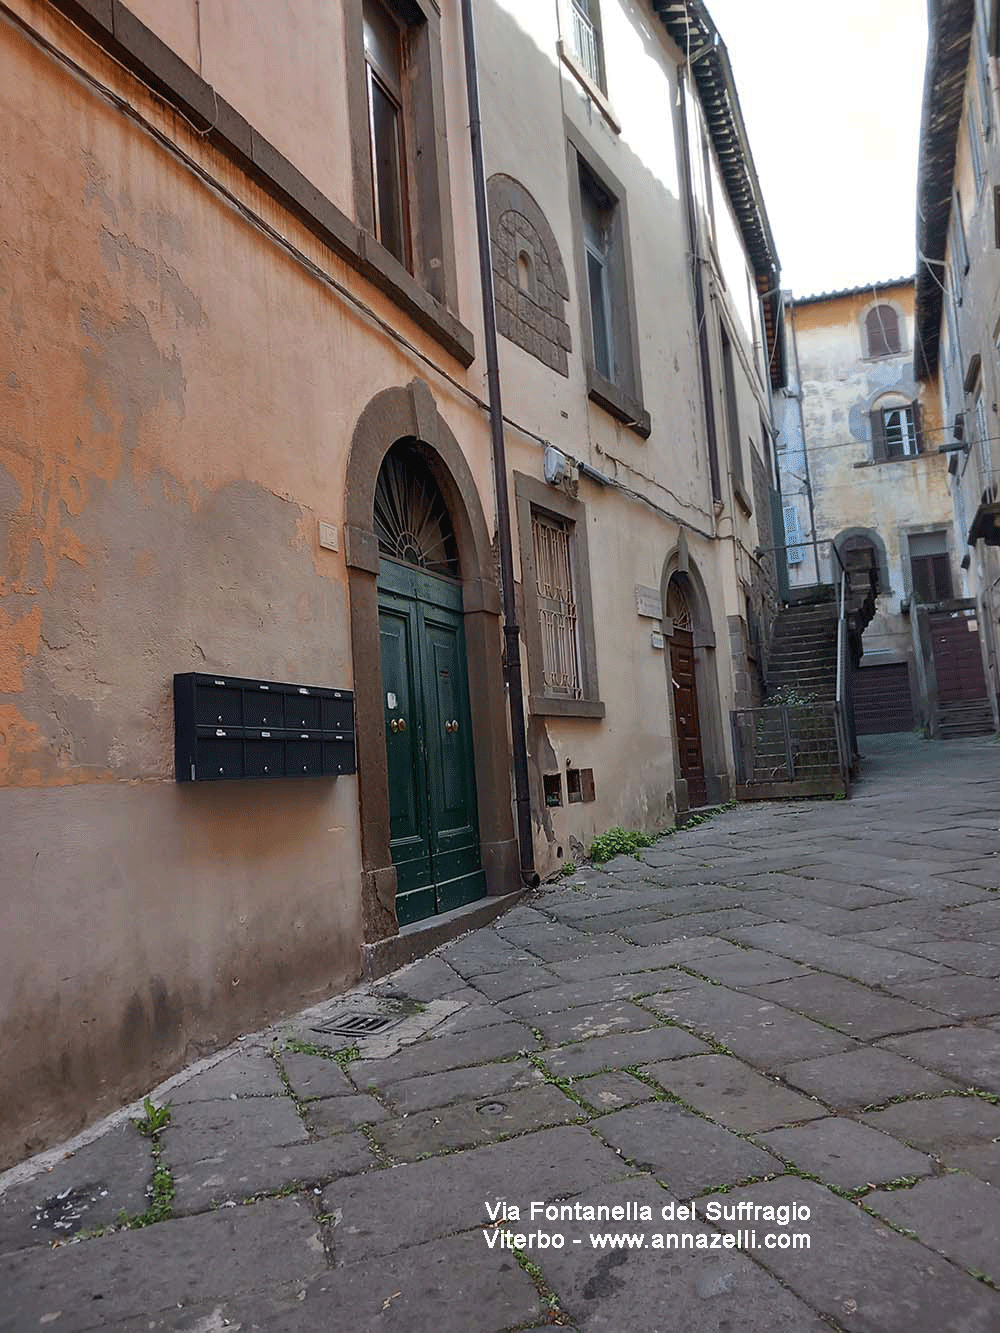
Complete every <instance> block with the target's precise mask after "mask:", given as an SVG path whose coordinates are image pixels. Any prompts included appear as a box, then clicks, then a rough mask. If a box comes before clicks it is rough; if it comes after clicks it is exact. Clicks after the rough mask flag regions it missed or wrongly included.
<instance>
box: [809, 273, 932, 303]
mask: <svg viewBox="0 0 1000 1333" xmlns="http://www.w3.org/2000/svg"><path fill="white" fill-rule="evenodd" d="M912 285H913V274H912V273H907V274H904V275H903V277H901V278H884V279H883V280H882V281H881V282H863V283H862V284H861V285H860V286H859V287H841V288H839V289H838V290H837V291H833V292H813V293H812V295H810V296H796V297H795V299H794V301H793V302H792V304H793V305H815V304H816V302H817V301H836V300H838V299H839V298H840V297H842V296H864V295H868V296H870V295H871V294H872V292H885V291H888V290H889V288H890V287H910V286H912Z"/></svg>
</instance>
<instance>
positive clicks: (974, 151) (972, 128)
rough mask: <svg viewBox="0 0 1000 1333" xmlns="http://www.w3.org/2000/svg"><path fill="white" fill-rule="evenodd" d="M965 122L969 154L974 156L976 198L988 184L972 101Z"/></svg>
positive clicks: (966, 112)
mask: <svg viewBox="0 0 1000 1333" xmlns="http://www.w3.org/2000/svg"><path fill="white" fill-rule="evenodd" d="M965 124H966V128H967V131H968V135H969V154H970V156H971V158H972V174H973V176H974V177H975V181H976V198H977V199H978V198H979V196H980V195H981V194H982V192H983V186H984V185H985V184H986V164H985V163H984V161H983V144H982V140H981V139H980V137H979V126H978V124H977V123H976V109H975V107H974V106H973V105H972V103H971V102H970V103H969V105H968V106H967V107H966V110H965Z"/></svg>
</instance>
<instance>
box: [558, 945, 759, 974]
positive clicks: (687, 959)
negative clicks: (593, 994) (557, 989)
mask: <svg viewBox="0 0 1000 1333" xmlns="http://www.w3.org/2000/svg"><path fill="white" fill-rule="evenodd" d="M739 952H740V950H739V949H737V948H736V946H735V945H733V944H730V942H729V941H728V940H720V939H715V938H712V937H710V936H701V937H698V938H695V939H682V940H669V941H667V942H666V943H663V944H651V945H647V946H644V947H642V948H634V949H628V950H626V951H623V952H620V953H615V954H611V955H603V956H598V957H596V958H584V959H581V960H580V961H579V962H574V963H554V964H553V967H552V971H553V972H555V973H556V975H557V976H560V977H563V978H565V980H567V981H587V980H590V979H591V978H594V977H607V976H619V975H624V974H625V973H627V972H648V971H652V970H654V969H656V968H661V967H671V966H673V965H674V964H690V965H692V966H693V965H694V960H695V959H698V958H721V957H727V958H730V957H732V956H733V955H734V954H738V953H739Z"/></svg>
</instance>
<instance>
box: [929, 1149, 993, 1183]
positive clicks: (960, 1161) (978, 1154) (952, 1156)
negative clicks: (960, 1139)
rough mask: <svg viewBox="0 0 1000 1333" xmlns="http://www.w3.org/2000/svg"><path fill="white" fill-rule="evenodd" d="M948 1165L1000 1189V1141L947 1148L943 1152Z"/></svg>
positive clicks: (943, 1157)
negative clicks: (967, 1146)
mask: <svg viewBox="0 0 1000 1333" xmlns="http://www.w3.org/2000/svg"><path fill="white" fill-rule="evenodd" d="M942 1159H943V1161H944V1163H945V1165H946V1166H950V1167H954V1168H955V1169H956V1170H959V1171H967V1172H968V1173H969V1175H970V1176H978V1177H979V1179H980V1180H985V1181H986V1183H987V1184H988V1185H995V1186H996V1187H997V1188H998V1189H1000V1143H981V1144H977V1145H975V1146H974V1147H969V1148H947V1149H945V1151H944V1152H943V1153H942Z"/></svg>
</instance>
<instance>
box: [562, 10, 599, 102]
mask: <svg viewBox="0 0 1000 1333" xmlns="http://www.w3.org/2000/svg"><path fill="white" fill-rule="evenodd" d="M569 11H570V13H569V17H570V25H571V27H572V47H573V54H574V55H575V56H576V58H577V60H578V61H579V63H580V66H581V68H582V69H583V72H584V73H585V74H586V76H587V78H588V79H590V80H591V82H593V83H595V84H596V85H597V86H598V88H600V89H601V91H602V92H603V91H604V89H605V83H604V49H603V43H602V41H601V10H600V5H599V3H598V0H570V3H569Z"/></svg>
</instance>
